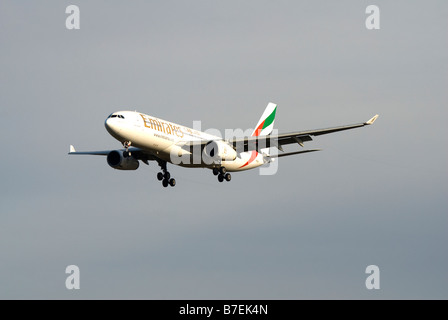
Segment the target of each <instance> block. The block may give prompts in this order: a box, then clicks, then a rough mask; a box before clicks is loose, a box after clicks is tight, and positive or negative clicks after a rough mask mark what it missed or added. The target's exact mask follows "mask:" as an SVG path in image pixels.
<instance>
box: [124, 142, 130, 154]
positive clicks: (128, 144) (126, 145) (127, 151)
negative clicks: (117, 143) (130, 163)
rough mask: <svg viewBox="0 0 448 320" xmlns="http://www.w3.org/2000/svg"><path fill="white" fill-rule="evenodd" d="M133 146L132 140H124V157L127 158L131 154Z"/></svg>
mask: <svg viewBox="0 0 448 320" xmlns="http://www.w3.org/2000/svg"><path fill="white" fill-rule="evenodd" d="M130 146H131V141H124V142H123V147H124V148H125V149H126V151H123V157H125V158H127V157H130V156H131V152H130V151H129V147H130Z"/></svg>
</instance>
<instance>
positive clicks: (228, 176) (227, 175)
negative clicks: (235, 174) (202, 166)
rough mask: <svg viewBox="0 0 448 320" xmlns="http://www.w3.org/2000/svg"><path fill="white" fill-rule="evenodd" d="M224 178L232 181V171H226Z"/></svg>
mask: <svg viewBox="0 0 448 320" xmlns="http://www.w3.org/2000/svg"><path fill="white" fill-rule="evenodd" d="M224 179H226V181H230V180H232V176H231V175H230V173H226V175H225V176H224Z"/></svg>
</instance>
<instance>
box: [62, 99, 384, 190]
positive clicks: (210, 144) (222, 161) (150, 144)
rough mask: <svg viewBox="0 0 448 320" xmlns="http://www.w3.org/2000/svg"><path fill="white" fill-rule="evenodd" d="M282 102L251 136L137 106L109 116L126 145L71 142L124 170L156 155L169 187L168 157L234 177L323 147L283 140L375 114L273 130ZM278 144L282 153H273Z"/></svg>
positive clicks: (270, 109) (112, 132)
mask: <svg viewBox="0 0 448 320" xmlns="http://www.w3.org/2000/svg"><path fill="white" fill-rule="evenodd" d="M276 111H277V104H275V103H272V102H269V104H268V105H267V107H266V109H265V110H264V112H263V114H262V116H261V118H260V120H259V121H258V123H257V125H256V126H255V129H254V130H253V132H252V134H251V136H249V137H243V138H237V137H232V138H230V139H223V138H222V137H219V136H217V135H212V134H209V133H206V132H202V131H198V130H194V129H191V128H188V127H185V126H182V125H179V124H176V123H172V122H169V121H165V120H162V119H159V118H156V117H153V116H150V115H147V114H143V113H140V112H137V111H117V112H113V113H111V114H110V115H109V116H108V117H107V119H106V120H105V123H104V125H105V127H106V130H107V131H108V132H109V134H110V135H112V136H113V137H114V138H115V139H117V140H118V141H120V142H121V143H122V145H123V148H122V149H118V150H104V151H83V152H78V151H76V150H75V148H74V147H73V145H70V152H69V155H101V156H106V160H107V163H108V164H109V166H111V167H112V168H114V169H118V170H136V169H137V168H138V167H139V160H140V161H142V162H143V163H145V164H149V163H148V161H156V162H157V163H158V165H159V166H160V168H161V172H158V173H157V179H158V180H159V181H162V185H163V187H168V186H172V187H174V186H175V185H176V180H175V179H174V178H172V177H171V175H170V173H169V172H168V170H167V163H172V164H175V165H179V166H182V167H190V168H208V169H211V170H212V172H213V174H214V175H215V176H218V181H219V182H223V181H230V180H231V175H230V172H237V171H243V170H249V169H253V168H256V167H259V166H261V165H264V164H266V163H270V162H272V161H274V160H275V159H276V158H280V157H285V156H290V155H296V154H302V153H308V152H315V151H320V149H311V150H299V151H292V152H284V150H283V148H282V146H284V145H289V144H298V145H299V146H301V147H304V142H308V141H311V140H313V139H312V137H314V136H320V135H324V134H329V133H333V132H338V131H343V130H349V129H354V128H359V127H364V126H368V125H371V124H373V123H374V122H375V120H376V119H377V118H378V115H375V116H374V117H372V118H371V119H369V120H368V121H366V122H362V123H357V124H351V125H345V126H338V127H332V128H326V129H317V130H307V131H297V132H290V133H282V134H275V135H273V134H271V133H272V131H273V128H274V121H275V114H276ZM273 147H276V148H277V149H278V150H279V151H281V153H278V152H274V154H271V152H270V150H271V148H273Z"/></svg>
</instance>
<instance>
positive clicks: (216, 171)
mask: <svg viewBox="0 0 448 320" xmlns="http://www.w3.org/2000/svg"><path fill="white" fill-rule="evenodd" d="M213 174H214V175H215V176H217V175H218V174H219V169H218V168H213Z"/></svg>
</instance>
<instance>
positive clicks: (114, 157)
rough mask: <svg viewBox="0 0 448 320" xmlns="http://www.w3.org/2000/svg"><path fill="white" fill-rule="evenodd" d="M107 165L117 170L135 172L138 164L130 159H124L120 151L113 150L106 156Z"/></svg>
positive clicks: (135, 160) (133, 159)
mask: <svg viewBox="0 0 448 320" xmlns="http://www.w3.org/2000/svg"><path fill="white" fill-rule="evenodd" d="M107 163H108V164H109V165H110V166H111V167H112V168H114V169H118V170H137V168H138V166H139V162H138V160H137V159H135V158H133V157H132V156H131V157H126V158H125V157H124V156H123V152H122V151H118V150H113V151H111V152H109V154H108V155H107Z"/></svg>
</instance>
